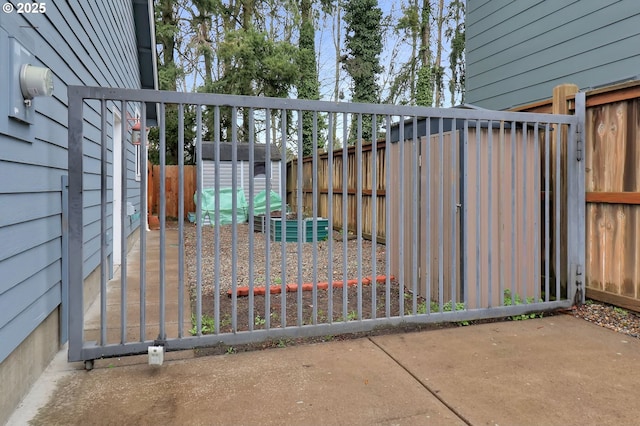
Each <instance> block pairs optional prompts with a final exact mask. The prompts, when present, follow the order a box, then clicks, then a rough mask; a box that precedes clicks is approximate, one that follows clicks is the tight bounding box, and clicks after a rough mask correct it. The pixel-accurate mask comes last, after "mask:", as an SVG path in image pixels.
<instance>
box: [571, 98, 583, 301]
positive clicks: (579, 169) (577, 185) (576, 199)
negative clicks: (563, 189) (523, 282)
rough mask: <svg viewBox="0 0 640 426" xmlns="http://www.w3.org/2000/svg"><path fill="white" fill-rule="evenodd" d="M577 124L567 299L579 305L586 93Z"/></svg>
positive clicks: (573, 140)
mask: <svg viewBox="0 0 640 426" xmlns="http://www.w3.org/2000/svg"><path fill="white" fill-rule="evenodd" d="M575 102H576V103H575V117H576V119H577V120H576V123H575V124H574V125H572V126H571V129H570V133H571V134H570V136H569V141H568V142H569V145H568V151H567V154H568V155H567V217H568V219H569V220H568V221H567V267H568V274H567V277H568V278H569V283H568V286H567V298H568V299H569V300H571V298H572V297H573V301H574V303H575V304H576V305H580V304H582V303H584V300H585V285H584V283H585V279H584V270H585V268H584V263H585V232H586V230H585V182H584V179H585V161H584V129H585V115H586V113H585V94H584V92H581V93H576V96H575Z"/></svg>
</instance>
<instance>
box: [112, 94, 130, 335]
mask: <svg viewBox="0 0 640 426" xmlns="http://www.w3.org/2000/svg"><path fill="white" fill-rule="evenodd" d="M120 114H121V120H120V141H121V143H120V147H121V149H120V164H121V165H122V167H121V168H120V196H121V203H120V318H121V320H120V343H121V344H124V343H125V342H126V341H127V253H128V247H127V227H126V224H127V222H128V220H126V218H127V217H128V215H127V213H128V212H127V198H128V194H127V188H128V186H129V182H128V180H127V179H128V176H129V173H128V169H127V163H128V158H127V157H128V156H127V154H128V153H129V149H128V146H129V144H128V143H127V134H128V129H127V120H126V114H127V102H125V101H121V102H120ZM114 155H115V153H114ZM125 220H126V222H125Z"/></svg>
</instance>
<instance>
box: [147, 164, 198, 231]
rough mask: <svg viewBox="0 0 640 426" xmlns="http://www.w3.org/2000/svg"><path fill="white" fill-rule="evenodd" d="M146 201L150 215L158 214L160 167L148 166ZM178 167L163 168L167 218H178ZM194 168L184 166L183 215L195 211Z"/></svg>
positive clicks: (195, 170) (195, 184)
mask: <svg viewBox="0 0 640 426" xmlns="http://www.w3.org/2000/svg"><path fill="white" fill-rule="evenodd" d="M148 170H149V175H150V176H149V180H148V185H149V186H148V190H147V193H148V200H149V206H150V211H151V214H153V215H158V213H159V212H160V197H159V193H160V166H159V165H157V164H155V165H149V169H148ZM179 173H180V170H179V166H177V165H170V166H165V181H164V182H165V203H166V204H165V214H166V217H167V218H177V217H178V202H179V197H180V182H179ZM196 175H197V169H196V166H184V214H185V218H186V217H187V214H188V213H189V212H194V211H195V210H196V205H195V203H194V202H193V194H194V193H195V192H196V187H197V176H196Z"/></svg>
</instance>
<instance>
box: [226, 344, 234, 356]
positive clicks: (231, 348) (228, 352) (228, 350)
mask: <svg viewBox="0 0 640 426" xmlns="http://www.w3.org/2000/svg"><path fill="white" fill-rule="evenodd" d="M235 353H236V348H234V347H233V346H229V347H228V348H227V355H231V354H235Z"/></svg>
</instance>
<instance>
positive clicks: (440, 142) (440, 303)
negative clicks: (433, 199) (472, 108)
mask: <svg viewBox="0 0 640 426" xmlns="http://www.w3.org/2000/svg"><path fill="white" fill-rule="evenodd" d="M443 169H444V119H443V118H442V117H440V118H439V119H438V306H439V310H440V312H442V311H443V310H444V170H443Z"/></svg>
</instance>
